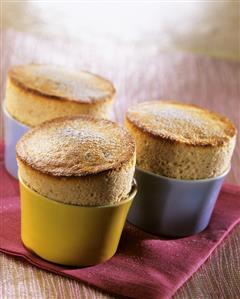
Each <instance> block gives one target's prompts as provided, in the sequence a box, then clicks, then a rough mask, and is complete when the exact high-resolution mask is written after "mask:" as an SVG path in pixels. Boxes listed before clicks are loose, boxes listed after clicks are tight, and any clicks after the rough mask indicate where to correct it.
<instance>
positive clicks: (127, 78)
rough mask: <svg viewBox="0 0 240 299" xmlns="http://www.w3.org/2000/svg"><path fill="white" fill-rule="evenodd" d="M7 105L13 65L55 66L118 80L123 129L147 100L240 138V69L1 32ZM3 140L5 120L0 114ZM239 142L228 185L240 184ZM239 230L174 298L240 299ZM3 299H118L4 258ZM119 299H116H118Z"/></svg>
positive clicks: (138, 49)
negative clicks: (204, 112) (215, 120)
mask: <svg viewBox="0 0 240 299" xmlns="http://www.w3.org/2000/svg"><path fill="white" fill-rule="evenodd" d="M1 34H2V36H1V38H2V43H1V45H0V46H1V78H0V80H1V81H0V84H1V85H0V86H1V100H3V98H4V90H5V82H6V73H7V70H8V68H9V67H10V66H11V65H13V64H21V63H29V62H38V63H49V62H50V63H57V64H64V65H68V66H69V67H72V68H80V69H87V70H90V71H92V72H95V73H98V74H101V75H103V76H105V77H107V78H109V79H110V80H112V81H113V82H114V84H115V86H116V89H117V97H116V100H115V103H114V107H113V115H114V117H115V119H116V120H117V121H119V122H122V120H123V117H124V113H125V111H126V109H127V107H129V106H130V105H132V104H134V103H136V102H139V101H144V100H145V101H146V100H149V99H174V100H181V101H183V102H186V103H194V104H198V105H201V106H203V107H206V108H209V109H211V110H213V111H216V112H219V113H221V114H224V115H226V116H228V117H229V118H230V119H231V120H232V121H233V122H234V123H235V125H236V126H237V128H238V131H239V126H240V125H239V116H240V88H239V86H240V81H239V79H240V73H239V71H240V65H239V63H237V62H232V61H227V60H219V59H214V58H209V57H204V56H199V55H194V54H191V53H176V52H172V53H162V52H160V51H159V50H158V49H156V48H152V47H148V46H147V45H145V46H144V47H142V46H140V45H123V44H118V42H117V41H116V42H115V43H112V42H111V43H110V42H105V44H104V45H103V44H102V43H101V42H100V41H96V42H95V43H90V42H86V43H82V42H72V41H69V40H64V41H59V40H55V39H51V40H49V39H46V38H43V37H41V36H34V35H30V34H26V33H20V32H15V31H11V30H7V31H3V32H1ZM0 121H1V130H0V137H2V115H1V113H0ZM239 166H240V146H239V139H238V144H237V146H236V150H235V152H234V156H233V159H232V169H231V172H230V174H229V175H228V177H227V181H228V182H230V183H234V184H239V182H240V172H239ZM239 244H240V226H238V227H236V228H235V229H234V230H233V232H232V233H231V234H230V236H229V237H228V238H227V239H226V240H225V242H224V243H223V244H222V245H221V246H220V247H219V248H218V249H217V250H216V251H215V252H214V253H213V254H212V256H211V257H210V258H209V259H208V261H207V262H206V263H205V264H204V265H203V266H202V267H201V268H200V269H199V270H198V271H197V272H196V273H195V274H194V275H193V276H192V278H191V279H190V280H189V281H188V282H187V283H185V285H184V286H183V287H182V288H180V289H179V290H178V291H177V293H176V294H175V296H174V298H204V299H206V298H232V299H235V298H240V286H239V282H240V274H239V269H240V250H239ZM0 266H1V267H0V275H1V283H0V298H4V299H5V298H113V297H112V296H110V295H108V294H106V293H104V292H101V291H99V290H97V289H95V288H93V287H90V286H88V285H86V284H83V283H80V282H77V281H74V280H72V279H69V278H65V277H61V276H58V275H55V274H52V273H48V272H46V271H43V270H40V269H38V268H36V267H34V266H31V265H29V264H27V263H26V262H24V261H22V260H19V259H15V258H13V257H10V256H7V255H5V254H1V255H0ZM115 298H116V297H115Z"/></svg>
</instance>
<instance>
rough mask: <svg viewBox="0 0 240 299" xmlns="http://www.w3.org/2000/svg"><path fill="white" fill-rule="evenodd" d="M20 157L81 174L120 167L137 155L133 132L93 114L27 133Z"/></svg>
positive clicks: (64, 173) (53, 171)
mask: <svg viewBox="0 0 240 299" xmlns="http://www.w3.org/2000/svg"><path fill="white" fill-rule="evenodd" d="M16 149H17V158H18V159H19V160H21V161H22V162H23V163H24V164H26V165H28V166H30V167H31V168H33V169H35V170H37V171H39V172H41V173H45V174H48V175H50V176H56V177H70V176H71V177H74V176H76V177H80V176H86V175H93V174H99V173H102V172H105V171H111V170H117V169H120V168H121V167H122V166H123V165H125V164H127V163H129V161H131V160H132V158H133V157H134V155H135V142H134V140H133V138H132V136H131V135H130V134H129V133H128V132H127V131H126V130H125V129H123V128H121V127H119V126H118V125H117V124H116V123H114V122H111V121H109V120H104V119H97V118H93V117H90V116H86V115H85V116H84V115H82V116H74V117H62V118H58V119H54V120H50V121H48V122H45V123H43V124H41V125H39V126H38V127H36V128H34V129H32V130H30V131H29V132H28V133H27V134H25V135H24V136H23V137H22V138H21V139H20V141H19V142H18V144H17V147H16Z"/></svg>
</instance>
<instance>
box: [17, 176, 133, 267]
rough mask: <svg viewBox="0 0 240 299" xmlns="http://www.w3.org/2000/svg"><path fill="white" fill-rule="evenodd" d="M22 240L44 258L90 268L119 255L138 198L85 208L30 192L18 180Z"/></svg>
mask: <svg viewBox="0 0 240 299" xmlns="http://www.w3.org/2000/svg"><path fill="white" fill-rule="evenodd" d="M19 184H20V197H21V238H22V242H23V244H24V245H25V246H26V247H27V248H28V249H29V250H30V251H32V252H34V253H35V254H37V255H38V256H40V257H41V258H43V259H45V260H48V261H51V262H54V263H57V264H62V265H68V266H90V265H95V264H98V263H102V262H104V261H106V260H108V259H110V258H111V257H112V256H113V255H114V254H115V252H116V250H117V247H118V243H119V240H120V237H121V234H122V230H123V226H124V224H125V221H126V217H127V213H128V210H129V208H130V206H131V204H132V201H133V198H134V196H135V195H136V192H137V188H136V183H135V182H134V184H133V188H132V190H131V192H130V194H129V197H128V198H127V199H126V200H124V201H122V202H120V203H118V204H115V205H105V206H97V207H82V206H76V205H68V204H64V203H59V202H56V201H54V200H51V199H48V198H47V197H44V196H42V195H40V194H38V193H37V192H35V191H33V190H32V189H30V188H29V187H28V186H26V185H25V184H24V182H23V181H22V180H21V177H20V176H19Z"/></svg>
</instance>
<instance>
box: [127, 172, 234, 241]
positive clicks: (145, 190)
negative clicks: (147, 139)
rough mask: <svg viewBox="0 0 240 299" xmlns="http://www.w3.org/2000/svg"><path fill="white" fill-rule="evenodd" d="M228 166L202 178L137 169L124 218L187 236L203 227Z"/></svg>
mask: <svg viewBox="0 0 240 299" xmlns="http://www.w3.org/2000/svg"><path fill="white" fill-rule="evenodd" d="M229 170H230V169H228V170H227V171H226V172H225V173H223V174H222V175H221V176H218V177H215V178H210V179H203V180H178V179H172V178H168V177H164V176H160V175H156V174H153V173H150V172H146V171H143V170H141V169H139V168H137V169H136V173H135V178H136V180H137V182H138V193H137V196H136V198H135V200H134V202H133V205H132V207H131V209H130V211H129V214H128V217H127V220H128V221H129V222H131V223H132V224H134V225H136V226H138V227H140V228H141V229H143V230H145V231H147V232H150V233H152V234H156V235H164V236H170V237H183V236H189V235H193V234H196V233H199V232H201V231H202V230H204V229H205V228H206V227H207V225H208V223H209V221H210V218H211V215H212V211H213V208H214V205H215V203H216V200H217V197H218V194H219V191H220V189H221V186H222V183H223V181H224V178H225V176H226V175H227V174H228V172H229Z"/></svg>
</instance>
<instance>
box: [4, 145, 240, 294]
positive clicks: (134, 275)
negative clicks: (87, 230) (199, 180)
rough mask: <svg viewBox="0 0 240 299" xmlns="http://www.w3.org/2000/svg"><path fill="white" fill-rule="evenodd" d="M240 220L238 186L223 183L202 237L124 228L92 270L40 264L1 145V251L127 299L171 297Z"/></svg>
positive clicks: (16, 184)
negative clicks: (23, 230)
mask: <svg viewBox="0 0 240 299" xmlns="http://www.w3.org/2000/svg"><path fill="white" fill-rule="evenodd" d="M239 220H240V187H237V186H231V185H224V187H223V188H222V190H221V193H220V195H219V198H218V201H217V205H216V207H215V209H214V213H213V216H212V219H211V222H210V225H209V226H208V228H207V229H206V230H204V231H203V232H202V233H200V234H198V235H195V236H191V237H186V238H181V239H163V238H160V237H158V236H153V235H150V234H148V233H145V232H143V231H141V230H139V229H137V228H136V227H134V226H132V225H130V224H126V225H125V229H124V231H123V234H122V238H121V241H120V244H119V248H118V251H117V253H116V255H115V256H114V257H113V258H112V259H110V260H109V261H107V262H105V263H103V264H100V265H97V266H92V267H86V268H73V267H63V266H60V265H56V264H52V263H49V262H46V261H44V260H42V259H41V258H39V257H37V256H36V255H34V254H32V253H30V252H29V251H27V250H26V249H25V247H24V246H23V245H22V242H21V237H20V200H19V191H18V182H17V180H15V179H14V178H12V177H10V176H9V175H8V173H7V172H6V171H5V169H4V166H3V145H0V251H2V252H5V253H8V254H11V255H15V256H18V257H22V258H24V259H25V260H27V261H28V262H30V263H31V264H33V265H36V266H37V267H39V268H42V269H45V270H48V271H51V272H54V273H57V274H60V275H64V276H68V277H72V278H74V279H77V280H79V281H82V282H86V283H89V284H91V285H93V286H96V287H98V288H100V289H102V290H105V291H107V292H109V293H112V294H117V295H121V296H125V297H128V298H169V297H171V296H172V295H173V294H174V293H175V292H176V290H177V289H178V288H180V287H181V286H182V285H183V284H184V282H186V281H187V280H188V279H189V278H190V277H191V276H192V274H193V273H194V272H195V271H196V270H197V269H198V268H199V267H200V266H201V265H202V264H203V263H204V262H205V261H206V259H207V258H208V257H209V256H210V254H211V253H212V252H213V250H214V249H215V248H216V247H217V246H218V245H219V244H220V243H221V242H222V240H223V239H224V238H225V237H226V235H227V234H228V233H229V232H230V231H231V229H232V228H233V227H234V226H235V225H236V224H237V223H238V222H239Z"/></svg>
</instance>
